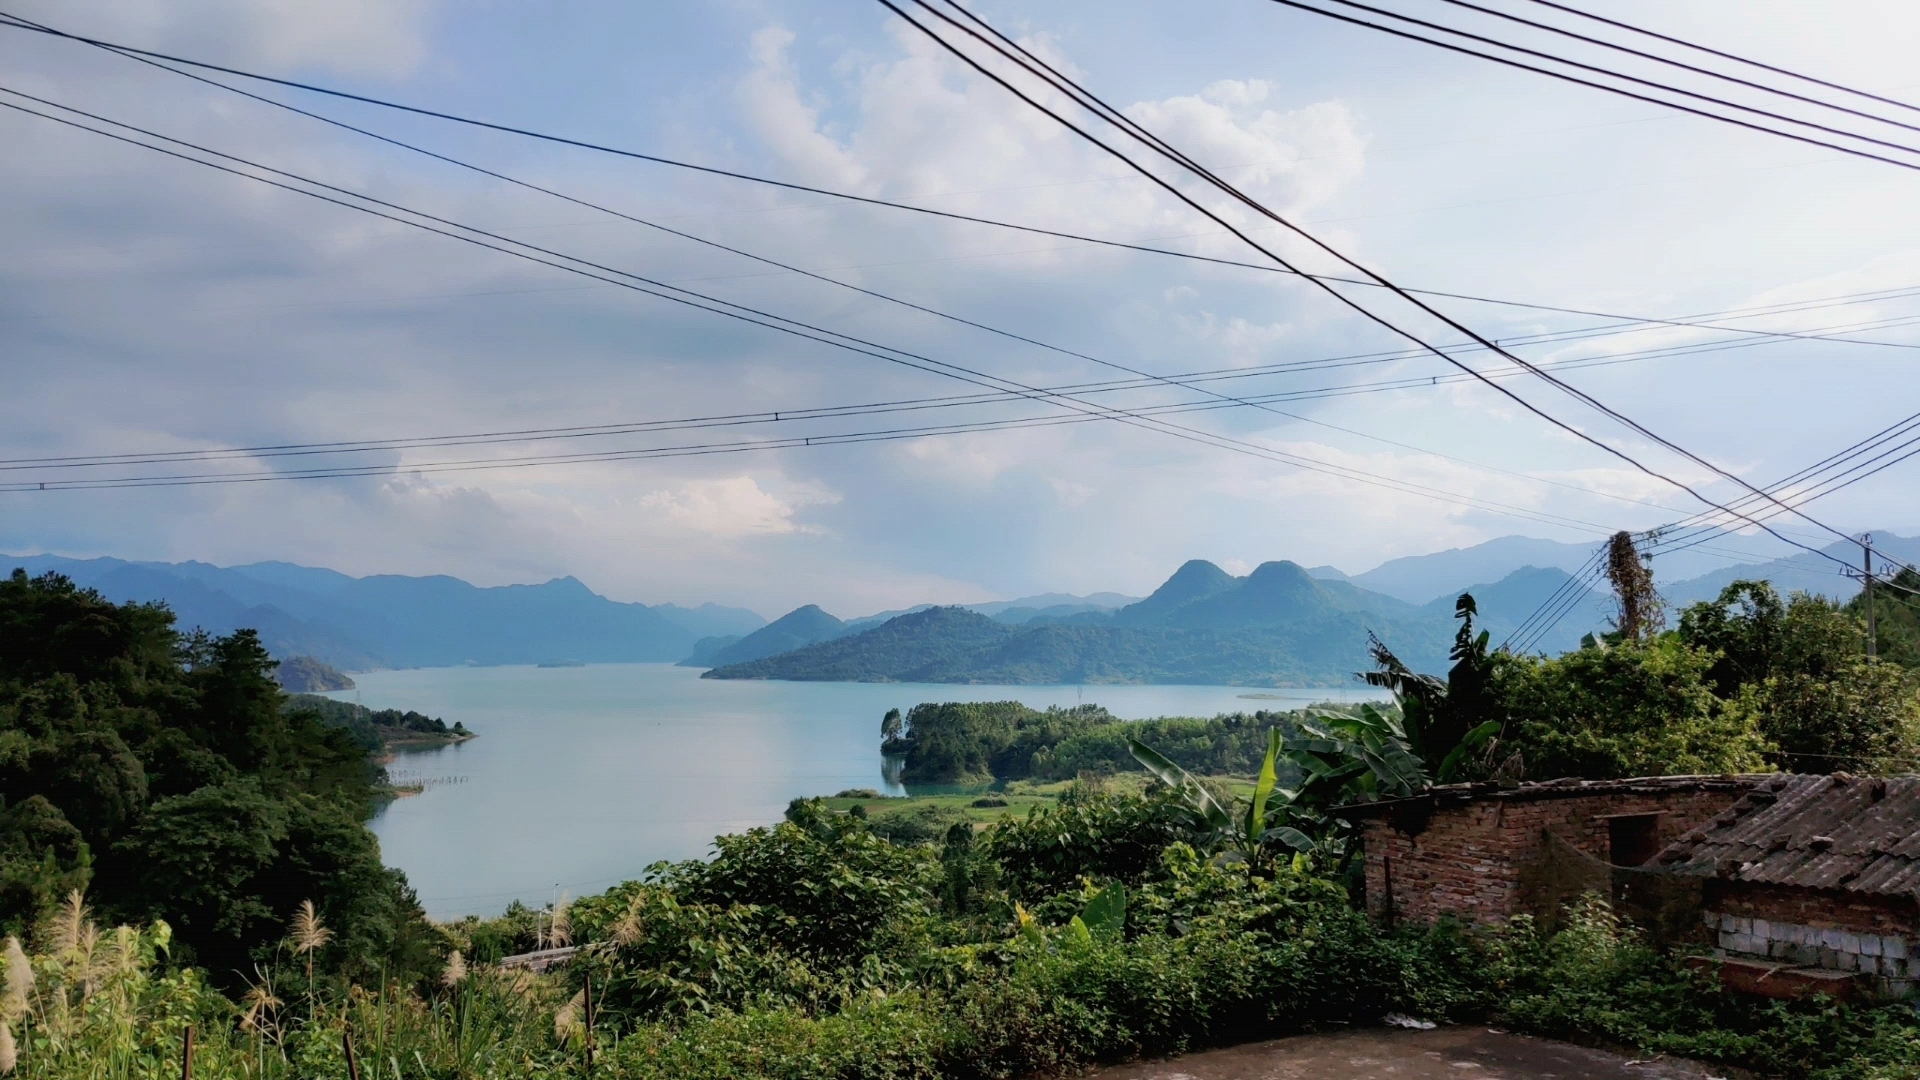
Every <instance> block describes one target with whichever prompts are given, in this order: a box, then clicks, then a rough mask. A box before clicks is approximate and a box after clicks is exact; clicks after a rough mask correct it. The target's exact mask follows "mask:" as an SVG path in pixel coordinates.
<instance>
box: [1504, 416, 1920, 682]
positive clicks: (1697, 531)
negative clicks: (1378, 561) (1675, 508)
mask: <svg viewBox="0 0 1920 1080" xmlns="http://www.w3.org/2000/svg"><path fill="white" fill-rule="evenodd" d="M1916 428H1920V413H1915V414H1913V415H1911V416H1908V417H1906V418H1904V419H1902V420H1900V421H1897V422H1895V423H1894V424H1892V425H1889V426H1888V427H1886V428H1883V429H1881V430H1880V431H1878V432H1875V433H1874V434H1873V435H1871V436H1868V437H1867V438H1866V439H1863V440H1861V441H1859V442H1856V443H1854V444H1853V445H1852V446H1850V447H1847V448H1846V449H1844V450H1841V451H1838V452H1836V453H1834V454H1830V455H1828V456H1827V457H1826V458H1823V459H1822V460H1820V461H1817V462H1815V463H1814V464H1812V465H1810V466H1807V467H1806V468H1804V469H1801V470H1800V471H1799V472H1796V473H1794V474H1792V475H1790V476H1787V477H1784V478H1782V479H1781V480H1779V481H1776V482H1775V483H1774V484H1772V485H1770V487H1771V488H1772V489H1773V490H1775V491H1780V490H1784V489H1786V488H1787V487H1789V486H1791V485H1793V484H1796V483H1799V482H1802V481H1804V480H1806V479H1807V478H1809V477H1811V476H1815V475H1818V474H1820V473H1823V472H1824V473H1831V472H1832V471H1833V469H1834V468H1835V467H1837V466H1841V465H1845V464H1847V463H1848V462H1850V461H1854V460H1857V459H1858V458H1859V456H1860V455H1861V454H1862V453H1865V452H1867V451H1870V450H1874V449H1877V448H1878V447H1880V446H1883V445H1885V443H1886V442H1888V441H1889V440H1891V439H1893V438H1897V437H1899V436H1901V435H1905V434H1907V433H1910V432H1912V431H1914V430H1915V429H1916ZM1900 450H1905V451H1906V452H1905V453H1903V454H1900V456H1899V457H1897V458H1894V459H1893V460H1883V459H1885V458H1887V457H1889V456H1890V455H1892V454H1894V453H1896V452H1898V451H1900ZM1915 455H1920V438H1913V439H1909V440H1908V441H1907V442H1905V443H1903V444H1901V446H1899V447H1896V448H1895V450H1894V451H1886V452H1883V453H1882V454H1880V455H1878V456H1877V457H1874V458H1871V459H1868V462H1867V463H1866V464H1873V463H1875V462H1879V464H1878V465H1876V466H1875V467H1874V468H1872V469H1869V470H1867V471H1866V472H1864V473H1858V474H1857V475H1851V476H1850V475H1849V474H1854V473H1857V472H1858V469H1860V468H1862V467H1864V466H1854V467H1853V468H1848V469H1846V470H1844V471H1842V472H1840V473H1838V474H1837V475H1835V476H1833V477H1831V478H1830V479H1829V480H1828V481H1823V483H1822V485H1819V486H1816V488H1814V489H1813V490H1811V491H1808V492H1802V493H1800V494H1799V495H1797V496H1796V499H1797V501H1798V502H1799V503H1800V504H1802V505H1804V504H1805V503H1808V502H1812V501H1813V500H1815V499H1819V498H1824V497H1825V496H1827V495H1830V494H1832V493H1833V492H1835V491H1838V490H1840V489H1842V488H1844V487H1848V486H1851V485H1852V484H1854V483H1857V482H1859V481H1860V480H1863V479H1865V478H1866V477H1868V476H1871V475H1873V474H1874V473H1877V472H1879V471H1881V470H1883V469H1886V468H1889V467H1891V466H1893V465H1895V464H1898V463H1899V462H1901V461H1905V460H1907V459H1908V458H1911V457H1914V456H1915ZM1780 513H1782V511H1773V512H1772V513H1771V514H1769V515H1768V516H1769V517H1775V516H1778V515H1779V514H1780ZM1718 532H1719V530H1718V528H1717V527H1714V526H1711V525H1706V524H1701V525H1697V526H1694V527H1692V528H1691V529H1690V530H1688V529H1683V528H1682V523H1676V524H1674V525H1668V526H1662V527H1660V528H1658V529H1654V530H1651V531H1650V532H1647V533H1644V534H1642V535H1643V536H1644V537H1646V540H1647V543H1646V546H1645V548H1644V549H1643V550H1644V551H1645V553H1646V554H1647V555H1648V556H1649V557H1652V556H1656V555H1666V554H1673V553H1675V552H1679V551H1685V550H1688V549H1690V548H1695V547H1698V546H1700V545H1702V544H1704V543H1706V542H1707V541H1709V540H1711V539H1713V538H1714V537H1715V536H1716V535H1718ZM1683 533H1684V534H1685V535H1682V534H1683ZM1605 550H1606V549H1605V548H1604V547H1603V548H1601V549H1600V550H1599V551H1597V552H1596V553H1595V555H1594V557H1593V558H1592V559H1590V560H1588V563H1587V565H1586V566H1584V567H1583V568H1582V570H1581V571H1580V572H1577V573H1575V574H1573V575H1570V576H1569V577H1568V578H1567V579H1566V580H1565V581H1563V582H1561V584H1560V587H1559V588H1557V589H1555V590H1554V592H1553V593H1551V594H1549V596H1548V597H1547V599H1546V600H1545V601H1543V602H1542V603H1541V604H1540V605H1539V607H1537V608H1536V609H1535V610H1534V611H1533V613H1532V614H1531V615H1529V616H1528V617H1527V619H1526V620H1524V621H1523V622H1522V623H1521V624H1520V626H1519V627H1516V628H1515V629H1514V630H1513V631H1512V632H1511V633H1509V634H1508V635H1507V640H1506V641H1503V642H1502V643H1501V647H1502V648H1509V649H1510V650H1511V651H1513V652H1527V651H1530V650H1531V649H1532V648H1533V647H1534V645H1536V644H1537V643H1538V642H1539V641H1540V639H1541V638H1542V637H1544V636H1545V634H1547V633H1548V632H1549V631H1551V630H1552V628H1553V627H1554V626H1556V625H1558V624H1559V622H1560V620H1561V619H1563V618H1565V617H1566V616H1567V614H1569V613H1570V612H1571V611H1572V610H1573V609H1574V608H1575V607H1577V606H1578V605H1579V603H1580V602H1581V601H1582V599H1584V597H1585V596H1586V595H1587V594H1588V593H1589V592H1590V591H1591V586H1592V583H1593V580H1594V576H1593V574H1592V573H1590V572H1589V571H1591V570H1592V569H1593V567H1594V566H1596V565H1599V564H1601V562H1602V561H1603V558H1604V553H1605Z"/></svg>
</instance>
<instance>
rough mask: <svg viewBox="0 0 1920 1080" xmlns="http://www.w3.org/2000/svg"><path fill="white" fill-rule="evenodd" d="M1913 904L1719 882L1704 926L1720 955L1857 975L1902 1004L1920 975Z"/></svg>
mask: <svg viewBox="0 0 1920 1080" xmlns="http://www.w3.org/2000/svg"><path fill="white" fill-rule="evenodd" d="M1916 914H1920V912H1917V911H1916V907H1915V903H1914V901H1913V899H1912V898H1911V897H1898V898H1896V897H1882V896H1869V895H1864V894H1851V893H1843V892H1839V891H1837V890H1818V889H1798V888H1792V887H1788V886H1775V885H1750V884H1745V883H1740V882H1716V883H1713V884H1712V885H1710V887H1709V892H1708V898H1707V910H1706V912H1705V920H1706V924H1707V929H1708V930H1709V932H1711V933H1712V934H1713V936H1714V943H1715V945H1716V946H1717V949H1716V951H1717V953H1718V954H1719V955H1721V956H1725V957H1731V958H1734V959H1739V960H1765V961H1770V962H1772V963H1776V964H1791V965H1796V966H1801V967H1810V968H1818V969H1822V970H1826V971H1840V972H1847V973H1851V974H1857V975H1859V976H1862V977H1864V978H1866V979H1867V980H1869V981H1870V982H1871V983H1872V984H1873V986H1874V987H1875V989H1876V990H1877V991H1878V992H1879V993H1882V994H1886V995H1891V996H1895V997H1904V996H1906V995H1907V994H1909V993H1910V992H1911V991H1912V988H1913V981H1914V978H1915V977H1916V976H1920V950H1917V949H1916V948H1915V946H1916V938H1917V937H1920V918H1916Z"/></svg>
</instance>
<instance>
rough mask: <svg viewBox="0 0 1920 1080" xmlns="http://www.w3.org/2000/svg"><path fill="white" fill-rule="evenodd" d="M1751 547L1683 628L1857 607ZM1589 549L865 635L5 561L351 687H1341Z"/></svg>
mask: <svg viewBox="0 0 1920 1080" xmlns="http://www.w3.org/2000/svg"><path fill="white" fill-rule="evenodd" d="M1754 543H1755V541H1753V540H1750V539H1746V538H1739V539H1737V540H1736V539H1735V538H1731V537H1726V536H1719V537H1712V538H1709V541H1708V542H1707V543H1705V544H1702V545H1700V546H1698V547H1693V548H1690V549H1688V550H1686V551H1682V552H1678V553H1675V554H1672V555H1662V556H1659V557H1658V558H1656V560H1655V564H1654V572H1655V575H1656V578H1657V579H1658V580H1659V582H1660V589H1661V592H1662V594H1663V595H1664V596H1665V597H1666V598H1667V600H1668V601H1669V603H1670V604H1671V605H1672V606H1674V607H1676V608H1677V607H1680V606H1683V605H1685V604H1688V603H1692V602H1694V601H1696V600H1705V599H1711V598H1713V597H1714V596H1716V595H1718V593H1719V591H1720V590H1721V588H1723V587H1724V586H1725V585H1727V584H1728V583H1729V582H1732V581H1734V580H1736V579H1739V578H1765V579H1768V580H1771V581H1773V582H1774V584H1775V586H1776V587H1777V588H1779V589H1780V590H1781V591H1782V592H1793V591H1807V592H1815V593H1821V594H1824V595H1827V596H1832V597H1835V598H1837V599H1846V598H1848V597H1851V596H1852V595H1853V594H1854V592H1856V591H1857V590H1858V587H1859V586H1858V583H1857V582H1855V581H1854V580H1852V579H1850V578H1847V577H1845V576H1844V575H1842V574H1841V573H1840V572H1839V570H1840V567H1839V566H1838V565H1837V564H1835V563H1834V562H1832V561H1830V560H1829V559H1826V558H1823V557H1822V556H1820V555H1816V554H1812V553H1807V552H1799V553H1796V554H1795V555H1793V556H1792V557H1791V558H1781V559H1774V560H1772V561H1767V560H1765V559H1757V560H1755V561H1753V562H1745V563H1740V562H1736V563H1735V564H1734V565H1728V563H1729V561H1730V560H1729V555H1730V554H1731V553H1733V552H1734V551H1735V550H1737V548H1736V547H1735V546H1734V545H1736V544H1738V545H1739V546H1742V547H1745V548H1747V549H1748V550H1751V549H1752V547H1753V544H1754ZM1876 544H1877V546H1878V547H1879V549H1880V550H1882V551H1884V552H1886V553H1887V554H1890V555H1893V556H1894V557H1896V558H1899V559H1903V560H1906V561H1910V562H1920V538H1909V537H1901V536H1896V535H1893V534H1878V535H1877V536H1876ZM1776 546H1777V547H1781V548H1784V547H1785V545H1776ZM1595 547H1596V545H1595V544H1593V543H1588V544H1566V543H1559V542H1557V541H1551V540H1538V539H1534V538H1531V537H1524V536H1507V537H1500V538H1498V539H1495V540H1489V541H1487V542H1486V543H1483V544H1477V545H1474V546H1473V547H1468V548H1457V549H1452V550H1448V551H1440V552H1435V553H1432V554H1429V555H1416V556H1409V557H1406V558H1400V559H1394V560H1391V561H1389V562H1386V563H1383V564H1381V565H1380V566H1377V567H1375V568H1373V569H1371V570H1368V571H1366V572H1365V573H1361V574H1354V575H1351V576H1349V575H1347V574H1345V573H1342V572H1341V571H1340V570H1338V569H1335V568H1334V567H1331V566H1320V567H1314V568H1311V569H1302V568H1301V567H1300V566H1298V565H1296V564H1294V563H1291V562H1270V563H1265V564H1262V565H1261V566H1260V567H1259V568H1257V569H1255V570H1254V571H1253V572H1252V573H1251V574H1248V575H1246V576H1245V577H1235V576H1233V575H1231V574H1229V573H1227V572H1226V571H1225V570H1222V569H1221V568H1220V567H1218V566H1215V565H1214V564H1212V563H1208V562H1203V561H1198V560H1196V561H1194V562H1190V563H1188V564H1186V565H1185V566H1183V567H1181V568H1180V570H1179V571H1178V572H1176V573H1175V574H1174V575H1173V576H1172V577H1171V578H1169V579H1168V580H1167V581H1166V583H1165V584H1163V585H1162V586H1161V587H1160V588H1159V589H1157V590H1155V591H1154V593H1153V594H1152V595H1151V596H1148V597H1146V598H1144V599H1141V598H1138V597H1133V596H1127V595H1124V594H1121V593H1094V594H1091V595H1087V596H1077V595H1073V594H1068V593H1042V594H1039V595H1035V596H1027V597H1021V598H1019V599H1014V600H999V601H993V602H990V603H984V604H974V605H967V606H964V607H939V608H936V607H933V606H932V605H921V606H918V607H913V608H907V609H902V610H897V611H883V612H879V613H878V614H874V615H868V616H864V617H859V618H851V619H841V618H838V617H836V616H834V615H832V614H829V613H828V612H826V611H824V610H822V609H821V608H819V607H818V606H815V605H807V606H805V607H802V608H798V609H796V610H794V611H792V612H789V613H787V614H786V615H783V616H781V617H780V618H779V619H777V620H775V621H774V622H771V623H768V622H766V621H765V620H764V619H763V618H761V616H759V615H757V614H755V613H754V612H751V611H747V610H744V609H741V608H728V607H721V606H718V605H714V604H702V605H700V606H699V607H693V608H689V607H681V606H678V605H673V604H661V605H656V606H649V605H646V604H624V603H618V602H616V601H613V600H609V599H607V598H606V597H603V596H600V595H598V594H596V593H594V592H593V591H592V590H591V589H589V588H587V586H585V585H584V584H582V583H581V582H579V581H578V580H576V579H574V578H571V577H564V578H555V579H554V580H552V581H548V582H545V583H543V584H539V585H507V586H500V587H495V588H481V587H478V586H474V585H470V584H468V583H467V582H464V581H461V580H459V579H458V578H452V577H444V576H439V577H400V576H393V575H382V576H375V577H366V578H355V577H350V576H348V575H346V574H341V573H337V572H335V571H332V570H325V569H318V568H314V567H306V566H297V565H294V564H292V563H282V562H261V563H253V564H250V565H247V566H232V567H219V566H212V565H209V564H207V563H200V562H184V563H160V562H128V561H125V560H121V559H106V558H103V559H69V558H63V557H60V556H54V555H30V556H0V572H4V571H5V570H8V569H11V568H12V567H15V566H19V567H24V568H25V569H26V570H27V571H28V572H29V573H35V574H37V573H41V572H43V571H46V570H57V571H59V572H61V573H64V574H66V575H68V576H69V577H72V578H74V579H75V580H76V581H77V582H79V583H80V584H81V585H85V586H89V587H92V588H96V589H99V590H100V591H101V592H102V593H104V594H105V595H106V596H107V597H108V598H109V599H112V600H116V601H125V600H138V601H147V600H162V601H165V602H166V603H167V604H169V605H170V606H171V607H172V608H173V610H174V612H175V614H176V615H177V616H178V617H179V623H180V625H181V626H183V627H193V626H202V627H205V628H206V629H208V630H210V631H214V632H217V633H226V632H229V631H231V630H234V629H237V628H239V627H252V628H254V629H256V630H258V631H259V632H260V635H261V638H262V640H263V641H265V643H266V645H267V647H268V648H269V649H270V650H272V651H273V653H274V654H275V655H276V656H279V657H282V658H292V657H296V656H310V657H313V658H315V659H317V660H319V661H322V662H324V663H326V664H330V665H332V666H334V667H336V668H341V669H343V670H346V671H365V670H369V669H374V668H386V667H437V666H450V665H460V664H533V663H548V664H553V663H566V662H578V663H610V662H623V661H677V662H679V663H682V664H685V665H687V666H691V667H699V668H709V669H713V670H712V671H711V672H710V674H712V675H713V677H715V678H781V679H788V678H790V679H839V678H849V679H903V680H904V679H913V680H929V681H961V682H1191V681H1202V682H1216V683H1218V682H1227V683H1245V684H1248V685H1340V684H1345V683H1346V682H1347V681H1348V679H1349V676H1350V674H1351V672H1353V671H1355V670H1359V668H1361V667H1363V666H1364V664H1365V653H1364V647H1365V642H1366V633H1367V631H1369V630H1372V631H1374V632H1376V633H1378V634H1379V635H1380V636H1381V637H1382V638H1383V639H1384V640H1386V641H1387V642H1388V643H1389V644H1390V645H1392V646H1393V647H1394V648H1395V649H1396V650H1398V651H1400V652H1401V653H1402V655H1403V658H1405V659H1406V660H1408V661H1409V662H1410V663H1415V664H1416V665H1417V666H1422V667H1424V668H1426V669H1427V670H1435V669H1437V668H1438V667H1439V666H1440V665H1441V664H1442V662H1443V661H1444V656H1445V651H1446V647H1447V645H1448V643H1449V642H1450V641H1451V638H1452V632H1453V619H1452V615H1453V602H1454V598H1455V597H1456V596H1457V595H1458V594H1459V593H1460V592H1461V591H1463V590H1468V591H1471V592H1472V593H1473V594H1474V597H1475V598H1476V600H1477V601H1478V602H1479V605H1480V612H1481V625H1482V626H1484V627H1485V628H1486V629H1488V630H1489V631H1491V632H1492V634H1493V639H1494V640H1495V641H1496V642H1498V641H1501V640H1504V639H1505V638H1506V637H1507V635H1508V634H1509V633H1511V632H1512V631H1513V630H1514V629H1515V628H1516V627H1518V626H1520V625H1521V624H1522V623H1524V622H1525V621H1526V620H1527V619H1528V617H1529V616H1531V615H1532V614H1533V612H1534V611H1535V610H1537V609H1538V608H1540V606H1541V604H1542V603H1543V602H1544V601H1545V600H1546V599H1547V598H1548V597H1550V596H1554V595H1555V594H1556V592H1558V591H1559V590H1561V589H1562V587H1563V586H1564V585H1566V583H1567V582H1568V580H1569V575H1568V572H1569V571H1570V570H1574V571H1577V570H1578V569H1579V568H1580V567H1582V566H1583V565H1584V564H1586V562H1587V560H1588V558H1589V557H1590V556H1591V555H1592V554H1593V552H1594V550H1595ZM1787 550H1791V549H1787ZM1829 550H1830V552H1831V553H1833V554H1835V555H1838V556H1840V557H1841V558H1844V559H1846V560H1847V561H1848V562H1857V561H1858V558H1859V551H1858V548H1856V547H1851V546H1850V545H1847V544H1844V543H1835V544H1833V545H1831V546H1830V548H1829ZM1736 558H1737V556H1736ZM1595 584H1596V585H1597V587H1598V588H1599V590H1600V591H1598V592H1596V591H1594V590H1593V589H1576V590H1573V591H1572V592H1571V593H1567V594H1564V595H1563V599H1565V600H1567V601H1568V603H1567V604H1566V605H1565V606H1566V608H1567V610H1566V613H1565V614H1564V615H1563V616H1562V617H1561V618H1560V619H1559V621H1558V622H1556V623H1555V624H1554V625H1553V626H1552V627H1551V629H1549V630H1548V631H1547V632H1546V633H1545V634H1544V635H1543V636H1541V637H1540V638H1539V640H1538V641H1535V642H1533V643H1532V647H1533V648H1535V649H1539V650H1543V651H1547V652H1559V651H1564V650H1566V649H1570V648H1573V647H1574V646H1575V645H1576V644H1577V643H1578V641H1579V639H1580V637H1581V635H1583V634H1585V633H1588V632H1590V631H1595V630H1602V629H1605V627H1606V625H1607V622H1606V620H1607V615H1608V612H1609V610H1610V604H1609V599H1608V597H1607V596H1606V595H1605V594H1604V584H1603V583H1595Z"/></svg>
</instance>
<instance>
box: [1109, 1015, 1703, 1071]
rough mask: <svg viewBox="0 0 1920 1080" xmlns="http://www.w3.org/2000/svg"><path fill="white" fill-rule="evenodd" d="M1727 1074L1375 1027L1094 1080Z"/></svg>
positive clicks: (1520, 1040)
mask: <svg viewBox="0 0 1920 1080" xmlns="http://www.w3.org/2000/svg"><path fill="white" fill-rule="evenodd" d="M1726 1075H1728V1074H1727V1070H1725V1069H1718V1068H1712V1069H1710V1068H1708V1067H1707V1066H1703V1065H1698V1064H1695V1063H1693V1062H1685V1061H1675V1060H1672V1059H1665V1058H1656V1059H1652V1060H1636V1059H1633V1058H1629V1057H1624V1056H1622V1055H1619V1054H1610V1053H1607V1052H1606V1051H1603V1050H1589V1049H1586V1048H1585V1047H1580V1046H1570V1045H1568V1044H1566V1043H1557V1042H1549V1041H1547V1040H1545V1039H1534V1038H1528V1037H1527V1036H1524V1035H1509V1034H1506V1033H1504V1032H1498V1031H1494V1030H1491V1029H1489V1028H1485V1027H1453V1028H1437V1029H1435V1030H1432V1031H1408V1030H1403V1029H1399V1028H1367V1029H1361V1030H1356V1031H1344V1032H1339V1033H1336V1034H1331V1035H1302V1036H1298V1037H1295V1038H1291V1039H1275V1040H1273V1041H1271V1042H1261V1043H1248V1044H1246V1045H1244V1046H1234V1047H1229V1048H1227V1049H1225V1050H1208V1051H1206V1052H1204V1053H1199V1054H1188V1055H1186V1056H1184V1057H1177V1058H1169V1059H1167V1060H1165V1061H1143V1062H1136V1063H1134V1064H1132V1065H1121V1066H1117V1067H1115V1068H1111V1069H1102V1070H1100V1071H1099V1072H1096V1073H1093V1074H1092V1076H1091V1077H1090V1078H1089V1080H1706V1078H1708V1077H1723V1076H1726Z"/></svg>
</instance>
